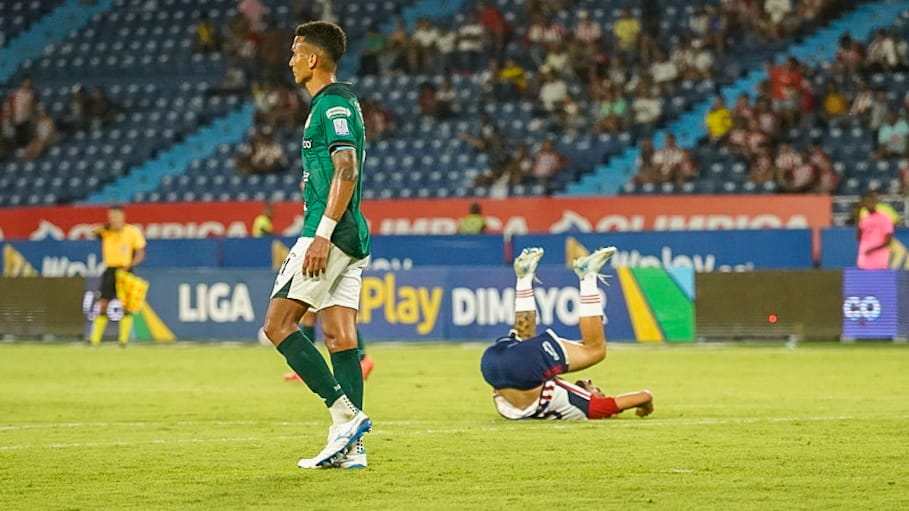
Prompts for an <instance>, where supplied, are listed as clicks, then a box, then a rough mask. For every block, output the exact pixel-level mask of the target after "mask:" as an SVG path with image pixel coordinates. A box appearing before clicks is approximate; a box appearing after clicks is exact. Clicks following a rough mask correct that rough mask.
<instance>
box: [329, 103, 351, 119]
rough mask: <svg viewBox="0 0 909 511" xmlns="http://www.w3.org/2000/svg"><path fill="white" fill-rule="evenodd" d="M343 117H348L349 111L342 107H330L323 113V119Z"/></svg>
mask: <svg viewBox="0 0 909 511" xmlns="http://www.w3.org/2000/svg"><path fill="white" fill-rule="evenodd" d="M339 115H343V116H344V117H350V110H348V109H347V108H344V107H343V106H335V107H331V108H329V109H328V110H326V111H325V117H328V118H329V119H331V118H332V117H337V116H339Z"/></svg>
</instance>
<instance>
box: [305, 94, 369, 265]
mask: <svg viewBox="0 0 909 511" xmlns="http://www.w3.org/2000/svg"><path fill="white" fill-rule="evenodd" d="M345 148H353V150H355V151H356V152H357V164H358V165H359V167H360V169H359V176H358V178H357V185H356V188H355V189H354V193H353V197H351V199H350V204H348V205H347V210H345V211H344V214H343V215H341V218H340V219H339V220H338V225H337V227H335V231H334V233H333V234H332V236H331V242H332V243H334V245H335V246H337V247H338V248H339V249H341V251H343V252H344V253H345V254H347V255H349V256H351V257H353V258H356V259H362V258H364V257H366V256H368V255H369V250H370V243H369V227H368V226H367V224H366V218H365V217H364V216H363V213H361V212H360V195H361V188H362V185H363V163H364V161H365V160H366V132H365V129H364V128H363V113H362V112H361V111H360V103H359V101H357V97H356V96H354V94H353V92H352V91H351V90H350V86H349V85H348V84H345V83H333V84H330V85H328V86H327V87H325V88H324V89H322V90H320V91H319V92H318V93H316V95H315V97H313V98H312V105H311V108H310V113H309V118H307V119H306V127H305V128H304V129H303V144H302V148H301V150H300V153H301V155H302V157H303V181H304V183H305V185H304V188H303V201H304V202H305V204H306V212H305V213H304V214H303V232H302V233H301V234H300V235H301V236H304V237H314V236H315V235H316V228H317V227H318V226H319V221H320V220H321V219H322V214H323V213H324V212H325V206H326V204H327V202H328V190H329V189H330V188H331V180H332V179H334V175H335V167H334V164H333V163H332V161H331V155H332V153H334V152H336V151H338V150H343V149H345Z"/></svg>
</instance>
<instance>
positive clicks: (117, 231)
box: [91, 205, 145, 346]
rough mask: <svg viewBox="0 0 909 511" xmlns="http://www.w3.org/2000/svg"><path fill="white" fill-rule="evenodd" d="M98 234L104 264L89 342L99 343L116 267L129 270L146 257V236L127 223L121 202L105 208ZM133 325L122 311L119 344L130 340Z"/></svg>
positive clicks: (114, 290)
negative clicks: (103, 222) (96, 311)
mask: <svg viewBox="0 0 909 511" xmlns="http://www.w3.org/2000/svg"><path fill="white" fill-rule="evenodd" d="M95 235H96V236H97V237H98V238H101V259H102V260H103V261H104V265H105V266H106V267H107V268H106V269H105V270H104V273H102V274H101V299H100V300H99V303H100V304H101V311H100V313H99V314H98V316H97V317H96V318H95V320H94V322H93V323H92V335H91V343H92V345H93V346H97V345H99V344H101V337H102V336H103V335H104V329H105V328H106V327H107V305H108V304H109V303H110V301H111V300H113V299H114V298H115V297H116V296H117V270H126V271H132V269H133V268H134V267H136V266H138V265H139V263H141V262H142V260H143V259H145V237H144V236H143V235H142V232H141V231H139V229H138V228H137V227H136V226H135V225H130V224H128V223H126V214H125V213H124V212H123V208H122V207H121V206H117V205H114V206H111V207H110V208H109V209H108V210H107V224H105V225H104V226H103V227H101V228H100V229H98V230H96V231H95ZM132 329H133V317H132V316H131V315H130V314H128V313H126V311H124V316H123V319H121V320H120V334H119V336H118V338H117V340H118V341H119V342H120V345H121V346H122V345H125V344H126V343H127V342H129V335H130V333H132Z"/></svg>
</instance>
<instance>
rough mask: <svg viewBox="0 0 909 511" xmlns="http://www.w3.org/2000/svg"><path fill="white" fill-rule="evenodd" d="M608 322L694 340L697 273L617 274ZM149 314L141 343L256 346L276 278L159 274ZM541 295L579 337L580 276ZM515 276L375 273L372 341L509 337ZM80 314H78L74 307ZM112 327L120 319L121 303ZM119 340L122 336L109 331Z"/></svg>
mask: <svg viewBox="0 0 909 511" xmlns="http://www.w3.org/2000/svg"><path fill="white" fill-rule="evenodd" d="M607 275H608V276H609V277H610V279H611V282H612V285H611V286H609V287H608V288H606V289H605V290H604V291H603V293H604V294H605V295H608V301H606V302H605V303H606V304H607V305H606V306H605V307H606V314H607V317H608V318H609V323H608V326H607V329H608V332H609V335H610V338H611V339H614V340H622V341H638V342H691V341H693V340H694V302H693V300H694V272H693V270H691V269H690V268H677V269H669V270H667V269H663V268H637V269H630V268H621V269H618V270H609V271H608V273H607ZM142 276H143V277H144V278H146V279H148V281H149V282H150V284H151V285H150V287H149V290H148V296H147V298H146V310H143V311H141V312H140V313H139V314H138V315H137V316H138V317H137V321H136V325H137V328H136V330H137V336H138V337H140V338H142V339H143V340H157V341H168V340H173V339H182V340H188V339H198V340H206V339H216V340H254V339H257V338H259V336H260V333H259V328H260V326H261V325H262V320H263V318H264V314H265V310H266V308H267V306H268V298H269V296H270V294H271V291H272V283H273V282H274V273H273V272H272V271H271V270H263V269H245V270H240V269H168V270H163V269H158V270H147V271H145V272H143V274H142ZM538 276H539V278H540V280H541V281H542V282H543V284H541V285H538V286H537V289H536V295H537V304H538V312H539V321H540V328H541V329H542V328H554V329H555V330H556V331H558V332H559V333H560V334H561V335H565V336H569V337H578V336H579V335H580V334H579V331H578V305H579V300H580V295H579V292H578V289H577V285H578V283H577V277H575V276H574V274H572V273H570V272H568V271H566V270H564V269H555V268H549V269H541V270H540V272H539V273H538ZM513 286H514V273H513V272H512V270H511V269H510V268H502V267H479V268H475V269H472V270H471V271H470V272H464V271H463V270H462V269H461V268H459V267H456V266H451V267H426V268H416V269H411V270H399V271H372V270H370V271H367V272H365V274H364V276H363V291H362V295H361V308H360V315H359V316H360V317H359V321H360V323H361V326H362V328H363V331H364V333H365V335H367V336H368V337H369V338H371V339H382V340H400V341H426V340H478V339H483V340H489V339H494V338H496V337H499V336H502V335H505V334H507V333H508V330H509V329H510V328H511V326H512V323H513V318H514V290H513ZM96 288H97V278H95V277H93V278H88V279H85V288H84V292H85V298H84V300H83V299H82V298H81V297H80V300H79V303H81V304H82V307H83V312H84V313H85V319H86V325H85V328H86V333H87V331H88V330H87V329H88V321H89V320H90V319H91V318H92V317H93V315H94V314H97V308H96V307H94V304H93V303H92V294H93V291H94V289H96ZM73 306H78V304H77V303H73ZM110 315H111V319H112V320H114V321H117V320H119V319H120V317H122V310H121V309H120V307H119V306H118V305H117V304H114V305H113V307H112V309H111V312H110ZM109 328H110V332H111V335H115V331H116V330H115V327H114V326H110V327H109Z"/></svg>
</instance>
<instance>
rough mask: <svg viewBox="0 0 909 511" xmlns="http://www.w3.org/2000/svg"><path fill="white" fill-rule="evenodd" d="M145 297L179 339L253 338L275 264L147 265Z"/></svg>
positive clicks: (265, 301)
mask: <svg viewBox="0 0 909 511" xmlns="http://www.w3.org/2000/svg"><path fill="white" fill-rule="evenodd" d="M142 277H144V278H146V279H148V281H149V288H148V296H147V297H146V302H147V303H148V305H149V306H151V308H152V309H153V310H154V311H155V313H156V314H157V316H158V317H159V318H160V319H161V321H162V322H163V323H164V325H166V326H167V327H168V328H169V329H170V331H172V332H173V334H174V336H175V337H176V338H177V339H225V340H247V339H248V340H255V339H256V338H257V335H258V331H259V328H260V327H261V326H262V320H263V318H264V317H265V310H266V308H267V307H268V299H269V296H270V294H271V290H272V285H273V284H274V273H273V272H272V271H271V270H222V269H192V270H189V269H177V270H167V271H161V270H149V271H146V272H143V273H142Z"/></svg>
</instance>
